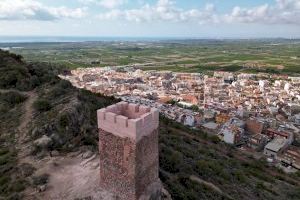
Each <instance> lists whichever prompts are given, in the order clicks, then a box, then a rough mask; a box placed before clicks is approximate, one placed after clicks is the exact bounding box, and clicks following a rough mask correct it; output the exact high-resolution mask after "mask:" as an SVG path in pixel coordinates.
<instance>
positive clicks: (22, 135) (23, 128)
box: [18, 91, 38, 143]
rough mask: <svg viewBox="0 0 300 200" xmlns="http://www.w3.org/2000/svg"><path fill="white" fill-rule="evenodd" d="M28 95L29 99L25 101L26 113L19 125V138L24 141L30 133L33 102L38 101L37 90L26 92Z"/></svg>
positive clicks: (20, 141)
mask: <svg viewBox="0 0 300 200" xmlns="http://www.w3.org/2000/svg"><path fill="white" fill-rule="evenodd" d="M25 94H26V95H27V97H28V98H27V100H26V101H25V103H24V114H23V115H22V117H21V123H20V125H19V127H18V131H19V133H20V134H19V139H18V142H19V143H22V142H24V140H25V138H26V136H27V133H28V127H27V126H28V124H29V122H30V121H31V120H32V117H33V107H32V105H33V103H34V102H35V101H36V99H37V97H38V96H37V94H36V92H35V91H30V92H27V93H25Z"/></svg>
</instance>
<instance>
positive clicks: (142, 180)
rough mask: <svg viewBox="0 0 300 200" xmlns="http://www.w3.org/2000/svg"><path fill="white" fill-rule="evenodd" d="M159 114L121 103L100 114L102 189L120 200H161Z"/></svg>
mask: <svg viewBox="0 0 300 200" xmlns="http://www.w3.org/2000/svg"><path fill="white" fill-rule="evenodd" d="M158 123H159V117H158V111H157V110H156V109H150V108H148V107H145V106H139V105H135V104H128V103H126V102H120V103H118V104H115V105H113V106H109V107H107V108H105V109H100V110H98V127H99V151H100V187H101V188H102V189H104V190H107V191H109V192H112V193H114V194H115V195H116V196H117V198H118V199H120V200H125V199H126V200H150V199H160V194H161V189H162V186H161V182H160V180H159V176H158V171H159V158H158Z"/></svg>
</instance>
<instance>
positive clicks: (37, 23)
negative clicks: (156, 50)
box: [0, 0, 300, 38]
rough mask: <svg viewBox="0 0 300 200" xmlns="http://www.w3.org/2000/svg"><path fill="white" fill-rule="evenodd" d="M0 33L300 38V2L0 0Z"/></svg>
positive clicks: (266, 0) (22, 34)
mask: <svg viewBox="0 0 300 200" xmlns="http://www.w3.org/2000/svg"><path fill="white" fill-rule="evenodd" d="M0 35H12V36H35V35H39V36H108V37H197V38H248V37H251V38H253V37H257V38H258V37H259V38H262V37H287V38H290V37H293V38H300V0H0Z"/></svg>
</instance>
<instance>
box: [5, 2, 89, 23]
mask: <svg viewBox="0 0 300 200" xmlns="http://www.w3.org/2000/svg"><path fill="white" fill-rule="evenodd" d="M83 16H85V8H75V9H70V8H67V7H64V6H62V7H48V6H45V5H43V4H42V3H40V2H38V1H36V0H14V1H11V0H1V1H0V20H43V21H50V20H56V19H61V18H82V17H83Z"/></svg>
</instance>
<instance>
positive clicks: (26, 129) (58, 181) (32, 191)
mask: <svg viewBox="0 0 300 200" xmlns="http://www.w3.org/2000/svg"><path fill="white" fill-rule="evenodd" d="M0 92H2V93H6V92H18V93H20V94H23V95H26V96H27V99H26V101H25V102H24V103H23V112H22V115H21V117H20V124H19V126H18V127H16V129H15V130H16V132H17V137H16V148H17V150H18V163H19V164H23V163H28V164H30V165H32V166H33V167H34V168H35V169H36V171H35V173H34V176H39V175H42V174H49V175H50V177H49V182H48V183H47V186H46V187H47V189H46V191H44V192H39V191H38V188H35V187H31V186H30V187H27V188H26V190H25V191H24V193H23V194H24V199H28V200H29V199H30V200H33V199H34V200H40V199H41V200H43V199H53V200H61V199H66V200H68V199H70V200H73V199H76V198H84V197H92V199H95V200H97V199H99V200H101V199H104V200H110V199H113V197H112V196H111V194H110V193H107V192H105V191H101V190H99V187H100V186H99V177H98V176H97V175H98V173H99V170H100V169H99V158H98V155H97V154H92V155H90V156H89V157H83V156H82V155H83V154H84V152H73V153H68V154H64V155H63V154H62V155H58V156H54V157H51V156H49V155H46V156H45V157H43V158H37V157H35V156H32V155H31V149H32V148H31V146H32V142H31V141H30V137H29V133H30V125H31V121H32V120H33V118H34V113H35V111H34V108H33V104H34V102H35V101H36V100H37V99H38V94H37V93H36V91H35V90H33V91H29V92H21V91H18V90H12V89H10V90H3V89H0ZM74 180H76V181H74Z"/></svg>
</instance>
